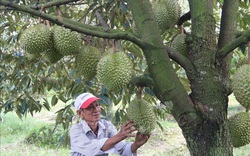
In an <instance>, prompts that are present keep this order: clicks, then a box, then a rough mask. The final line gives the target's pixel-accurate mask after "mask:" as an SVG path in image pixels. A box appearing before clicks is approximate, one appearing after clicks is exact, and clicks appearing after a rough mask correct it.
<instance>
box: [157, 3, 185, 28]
mask: <svg viewBox="0 0 250 156" xmlns="http://www.w3.org/2000/svg"><path fill="white" fill-rule="evenodd" d="M152 9H153V12H154V14H155V17H156V22H157V24H158V26H159V28H160V30H161V31H162V32H164V31H166V30H167V29H170V28H172V27H174V25H175V24H176V23H177V22H178V19H179V18H180V14H181V7H180V5H179V4H178V2H177V1H175V0H160V1H156V2H153V3H152Z"/></svg>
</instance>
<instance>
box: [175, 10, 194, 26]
mask: <svg viewBox="0 0 250 156" xmlns="http://www.w3.org/2000/svg"><path fill="white" fill-rule="evenodd" d="M190 19H191V13H190V11H189V12H187V13H185V14H184V15H182V16H181V17H180V19H179V21H178V22H177V25H178V26H181V25H182V24H183V23H184V22H186V21H188V20H190Z"/></svg>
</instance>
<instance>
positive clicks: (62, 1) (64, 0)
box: [29, 0, 80, 9]
mask: <svg viewBox="0 0 250 156" xmlns="http://www.w3.org/2000/svg"><path fill="white" fill-rule="evenodd" d="M77 1H80V0H56V1H51V2H48V3H45V4H39V5H30V6H29V7H30V8H32V9H41V8H50V7H54V6H60V5H64V4H68V3H71V2H77Z"/></svg>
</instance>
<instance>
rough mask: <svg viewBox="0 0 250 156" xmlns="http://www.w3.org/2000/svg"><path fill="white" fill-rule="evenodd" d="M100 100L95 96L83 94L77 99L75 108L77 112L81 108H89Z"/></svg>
mask: <svg viewBox="0 0 250 156" xmlns="http://www.w3.org/2000/svg"><path fill="white" fill-rule="evenodd" d="M99 99H100V98H98V97H96V96H94V95H93V94H91V93H82V94H80V95H78V96H77V97H76V100H75V102H74V107H75V109H76V110H79V109H80V108H87V107H88V106H89V105H90V104H91V103H92V102H94V101H96V100H99Z"/></svg>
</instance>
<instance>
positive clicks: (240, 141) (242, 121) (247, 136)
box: [228, 112, 250, 147]
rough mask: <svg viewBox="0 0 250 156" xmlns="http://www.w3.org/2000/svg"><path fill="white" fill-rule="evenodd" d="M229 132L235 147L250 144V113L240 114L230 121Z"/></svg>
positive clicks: (230, 118) (232, 117)
mask: <svg viewBox="0 0 250 156" xmlns="http://www.w3.org/2000/svg"><path fill="white" fill-rule="evenodd" d="M228 121H229V122H228V123H229V131H230V136H231V141H232V144H233V147H241V146H245V145H247V144H249V143H250V113H249V112H240V113H237V114H235V115H233V116H231V117H229V119H228Z"/></svg>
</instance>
